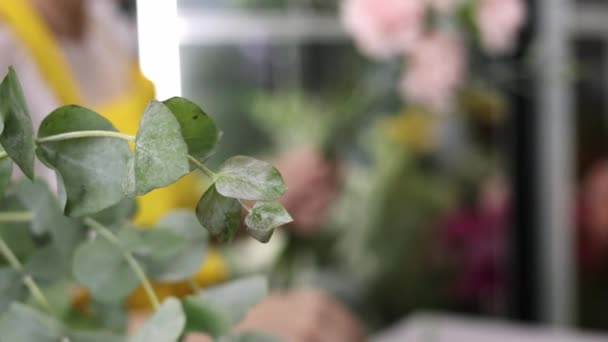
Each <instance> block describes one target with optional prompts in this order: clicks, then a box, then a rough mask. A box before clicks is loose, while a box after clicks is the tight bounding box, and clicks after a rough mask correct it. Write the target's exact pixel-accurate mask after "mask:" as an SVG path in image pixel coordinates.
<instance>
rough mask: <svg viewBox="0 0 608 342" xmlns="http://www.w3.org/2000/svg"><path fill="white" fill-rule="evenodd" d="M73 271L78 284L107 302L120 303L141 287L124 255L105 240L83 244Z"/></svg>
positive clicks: (76, 254) (75, 259) (78, 251)
mask: <svg viewBox="0 0 608 342" xmlns="http://www.w3.org/2000/svg"><path fill="white" fill-rule="evenodd" d="M72 269H73V273H74V277H76V280H77V281H78V282H80V283H81V284H82V285H84V286H86V287H87V288H88V289H89V291H91V294H92V295H93V297H94V298H96V299H98V300H100V301H104V302H111V301H118V300H121V299H123V298H125V297H126V296H127V295H128V294H129V293H131V291H133V290H134V289H135V288H136V287H137V285H139V280H138V279H137V277H136V276H135V274H134V273H133V271H132V270H131V269H130V268H129V265H128V263H127V261H126V260H125V257H124V255H123V253H122V251H121V250H120V249H119V248H117V247H116V246H114V245H112V244H111V243H109V242H108V241H106V240H104V239H103V238H98V239H96V240H93V241H88V242H85V243H84V244H82V245H81V246H80V247H79V248H78V249H77V250H76V253H75V255H74V264H73V268H72Z"/></svg>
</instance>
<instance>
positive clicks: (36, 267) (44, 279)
mask: <svg viewBox="0 0 608 342" xmlns="http://www.w3.org/2000/svg"><path fill="white" fill-rule="evenodd" d="M25 272H26V273H28V274H31V275H32V277H34V279H35V280H36V281H37V282H40V283H43V284H49V283H52V282H55V281H57V280H59V279H62V278H66V277H69V276H70V268H69V264H66V259H64V258H63V257H62V255H61V254H60V253H59V251H58V250H57V249H56V248H55V246H54V245H48V246H46V247H42V248H39V249H37V250H36V252H35V253H34V254H33V255H32V256H31V257H30V258H29V259H28V260H27V263H26V264H25Z"/></svg>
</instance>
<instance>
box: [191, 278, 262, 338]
mask: <svg viewBox="0 0 608 342" xmlns="http://www.w3.org/2000/svg"><path fill="white" fill-rule="evenodd" d="M267 293H268V281H267V280H266V278H264V277H261V276H253V277H249V278H243V279H238V280H235V281H232V282H229V283H226V284H222V285H219V286H215V287H210V288H207V289H205V290H204V291H202V292H201V293H200V294H198V295H193V296H189V297H186V298H184V300H183V304H184V311H185V312H186V317H187V329H188V330H189V331H200V332H204V333H207V334H209V335H211V336H214V337H217V336H220V335H223V334H225V333H227V332H228V331H229V330H230V328H232V326H234V325H235V324H237V323H239V322H240V321H241V320H242V319H243V318H244V317H245V314H246V313H247V311H249V309H251V308H252V307H253V306H254V305H256V304H257V303H259V302H260V301H261V300H262V299H263V298H264V297H265V296H266V295H267Z"/></svg>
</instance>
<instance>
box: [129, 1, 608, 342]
mask: <svg viewBox="0 0 608 342" xmlns="http://www.w3.org/2000/svg"><path fill="white" fill-rule="evenodd" d="M408 1H409V0H401V1H399V0H392V1H391V0H367V1H366V0H342V1H340V0H171V1H169V0H167V1H149V0H140V1H135V0H122V1H120V5H121V7H120V8H121V11H122V14H124V15H125V16H126V18H127V23H128V25H129V26H130V27H132V29H133V30H134V31H133V32H135V31H136V32H137V38H138V39H137V40H135V39H133V40H132V41H131V42H129V44H130V45H129V47H130V49H132V51H138V56H139V63H140V66H141V68H142V71H143V74H144V75H145V76H146V77H148V78H149V79H150V80H151V81H152V82H153V83H154V85H155V87H156V95H157V97H158V98H159V99H165V98H168V97H171V96H175V95H182V96H184V97H187V98H189V99H191V100H193V101H194V102H196V103H197V104H199V105H200V106H201V107H202V108H203V109H204V110H205V111H206V112H207V113H208V114H209V115H210V116H212V117H213V118H214V119H215V120H216V121H217V123H218V126H219V127H220V128H221V129H222V130H223V131H224V132H225V134H224V136H223V137H222V144H221V145H220V151H219V152H217V153H216V154H215V155H214V156H213V157H212V159H211V162H212V163H213V164H215V165H219V164H220V163H221V162H222V161H223V160H225V159H226V157H227V156H230V155H234V154H248V155H255V156H258V157H260V158H263V159H266V160H274V161H276V163H277V165H278V166H279V169H280V170H281V171H282V172H283V174H284V176H285V178H286V181H287V184H288V186H289V187H290V190H294V191H293V192H292V193H293V194H294V195H293V196H292V197H290V198H288V199H285V205H286V206H287V207H288V209H290V211H291V212H292V213H293V214H294V218H295V219H296V222H295V223H294V225H293V226H292V227H290V228H289V229H285V230H281V231H277V232H276V233H275V235H274V236H273V239H272V241H271V242H270V243H269V244H268V245H260V244H256V243H253V242H251V241H248V240H247V241H244V240H240V241H237V242H235V243H234V244H231V245H228V246H224V247H221V255H222V258H223V259H224V260H226V264H227V265H228V266H227V267H228V269H229V272H228V273H229V274H230V276H237V275H241V274H248V273H259V272H263V273H266V274H268V275H269V277H270V279H271V284H272V286H273V287H274V288H279V289H280V288H285V289H289V288H299V287H311V286H312V287H319V288H322V289H324V290H326V291H328V292H329V293H330V294H331V295H332V296H333V297H334V298H337V299H338V300H339V301H340V302H341V303H344V304H345V305H346V306H347V307H348V308H350V309H351V310H352V311H353V312H355V313H356V314H357V316H358V317H360V318H361V319H362V321H363V322H364V324H365V325H366V326H367V327H369V330H370V331H372V332H375V331H383V330H384V329H386V328H387V327H391V326H394V325H395V324H398V322H402V320H403V319H406V320H407V319H408V317H419V316H417V315H418V314H419V313H425V312H435V313H449V314H450V315H456V316H460V315H464V316H466V317H471V316H473V317H481V318H490V319H493V320H494V319H498V320H501V321H502V320H507V321H513V322H520V323H530V324H543V325H546V326H553V327H566V328H572V329H580V330H584V331H588V332H595V333H602V332H604V333H608V314H607V313H608V291H607V290H608V153H607V152H608V148H607V147H608V145H607V143H608V54H607V52H608V49H607V45H606V39H607V38H608V3H606V2H605V1H601V0H577V1H575V0H462V1H459V0H425V1H422V0H420V1H411V2H408ZM321 168H322V169H324V170H326V172H325V171H324V176H323V177H324V178H323V177H322V178H323V179H321V180H320V179H317V178H315V177H313V176H311V174H312V173H315V170H317V171H318V170H319V169H321ZM315 174H316V173H315ZM327 174H331V177H329V176H327ZM328 177H329V178H331V180H329V181H327V178H328ZM302 179H306V182H304V181H301V182H299V180H302ZM300 183H302V184H300ZM299 191H301V192H299ZM302 193H303V194H305V195H301V196H299V194H302ZM298 196H299V197H298ZM306 196H308V197H310V198H313V199H310V198H306V199H305V197H306ZM314 198H321V199H319V200H318V201H316V202H315V200H314ZM311 201H312V202H314V203H313V204H308V203H310V202H311ZM304 202H306V203H307V204H306V205H303V204H302V203H304ZM292 208H296V209H295V211H292V210H291V209H292ZM450 317H451V316H450ZM397 340H399V339H397Z"/></svg>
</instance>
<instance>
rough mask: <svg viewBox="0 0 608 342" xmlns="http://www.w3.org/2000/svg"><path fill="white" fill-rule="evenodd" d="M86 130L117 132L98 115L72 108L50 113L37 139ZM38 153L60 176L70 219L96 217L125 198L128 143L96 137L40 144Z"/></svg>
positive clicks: (77, 107) (79, 108) (63, 108)
mask: <svg viewBox="0 0 608 342" xmlns="http://www.w3.org/2000/svg"><path fill="white" fill-rule="evenodd" d="M83 130H102V131H115V129H114V127H112V124H111V123H110V122H109V121H108V120H106V119H105V118H103V117H102V116H100V115H99V114H97V113H95V112H93V111H90V110H88V109H86V108H83V107H80V106H74V105H71V106H65V107H61V108H59V109H57V110H55V111H54V112H52V113H51V114H49V116H47V117H46V118H45V119H44V120H43V121H42V124H41V125H40V131H39V132H38V137H39V138H44V137H48V136H51V135H56V134H61V133H67V132H74V131H83ZM37 153H38V157H39V158H40V159H41V160H42V161H43V162H44V163H45V164H47V165H48V166H49V167H51V168H53V169H55V171H56V172H58V173H59V174H60V176H61V179H62V181H63V182H62V183H63V186H64V189H65V193H66V196H67V199H66V204H65V209H64V210H65V213H66V214H67V215H68V216H84V215H89V214H93V213H96V212H98V211H101V210H103V209H106V208H108V207H110V206H112V205H114V204H116V203H118V202H120V200H122V199H123V198H124V189H123V182H124V178H125V176H126V171H127V163H128V161H129V158H130V156H131V151H130V150H129V144H128V143H127V142H126V141H124V140H121V139H118V138H109V137H94V138H79V139H70V140H63V141H53V142H45V143H39V145H38V150H37Z"/></svg>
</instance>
